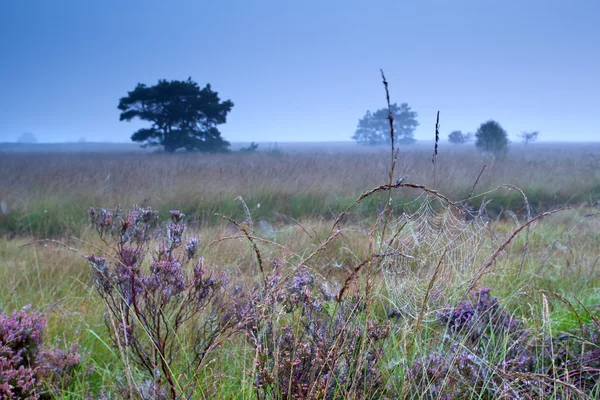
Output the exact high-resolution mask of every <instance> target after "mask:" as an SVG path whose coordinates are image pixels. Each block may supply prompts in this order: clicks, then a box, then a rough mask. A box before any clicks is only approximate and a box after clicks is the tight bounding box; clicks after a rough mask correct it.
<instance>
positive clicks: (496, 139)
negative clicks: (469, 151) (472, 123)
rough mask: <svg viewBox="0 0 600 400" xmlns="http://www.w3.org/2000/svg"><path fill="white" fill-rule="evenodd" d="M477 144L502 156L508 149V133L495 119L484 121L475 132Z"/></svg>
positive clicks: (483, 149) (487, 151)
mask: <svg viewBox="0 0 600 400" xmlns="http://www.w3.org/2000/svg"><path fill="white" fill-rule="evenodd" d="M475 138H476V141H475V146H477V148H479V149H480V150H481V151H483V152H485V153H491V154H493V155H494V156H496V157H498V156H502V155H504V154H506V151H507V150H508V135H507V134H506V131H505V130H504V129H503V128H502V126H501V125H500V124H499V123H498V122H496V121H493V120H489V121H487V122H484V123H483V124H481V125H480V126H479V129H477V132H475Z"/></svg>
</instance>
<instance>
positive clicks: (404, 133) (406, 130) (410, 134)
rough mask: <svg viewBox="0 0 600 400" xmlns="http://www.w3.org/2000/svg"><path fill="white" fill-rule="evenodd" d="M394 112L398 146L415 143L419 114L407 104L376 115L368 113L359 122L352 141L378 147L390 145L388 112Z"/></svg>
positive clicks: (377, 112) (381, 111) (382, 110)
mask: <svg viewBox="0 0 600 400" xmlns="http://www.w3.org/2000/svg"><path fill="white" fill-rule="evenodd" d="M389 111H391V112H392V116H393V117H394V141H395V142H396V143H398V144H412V143H414V142H415V139H414V132H415V129H416V128H417V126H419V122H418V121H417V115H418V114H417V113H416V112H415V111H412V110H411V108H410V106H409V105H408V104H406V103H402V104H400V105H397V104H396V103H394V104H392V105H391V106H390V110H388V109H387V108H382V109H379V110H377V111H375V112H374V113H372V112H371V111H367V113H366V114H365V116H364V117H362V118H361V119H360V120H359V121H358V126H357V128H356V132H355V133H354V135H353V136H352V139H354V140H356V141H357V142H358V143H359V144H365V145H371V146H373V145H378V144H388V143H390V141H391V138H390V122H389V120H388V112H389Z"/></svg>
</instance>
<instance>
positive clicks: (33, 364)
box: [0, 307, 82, 400]
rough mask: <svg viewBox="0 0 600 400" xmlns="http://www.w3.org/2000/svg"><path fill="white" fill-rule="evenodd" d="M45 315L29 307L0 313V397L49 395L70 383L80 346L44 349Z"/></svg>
mask: <svg viewBox="0 0 600 400" xmlns="http://www.w3.org/2000/svg"><path fill="white" fill-rule="evenodd" d="M45 326H46V319H45V318H44V316H43V315H42V314H39V313H36V312H34V311H30V310H29V309H28V307H26V308H23V309H22V310H21V311H18V312H17V311H14V312H13V313H12V315H7V314H4V313H2V314H0V398H1V399H31V400H35V399H50V398H53V397H54V396H55V395H58V394H60V393H61V389H62V388H65V387H68V386H69V385H70V384H71V383H72V378H73V375H75V374H76V373H77V372H78V371H79V370H80V369H79V367H80V366H81V365H82V359H81V354H80V353H79V348H78V346H77V345H76V344H74V345H73V346H72V347H71V348H70V349H69V350H67V351H65V350H62V349H60V348H55V349H44V337H43V336H44V329H45Z"/></svg>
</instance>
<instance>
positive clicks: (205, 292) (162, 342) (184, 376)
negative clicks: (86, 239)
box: [87, 206, 236, 398]
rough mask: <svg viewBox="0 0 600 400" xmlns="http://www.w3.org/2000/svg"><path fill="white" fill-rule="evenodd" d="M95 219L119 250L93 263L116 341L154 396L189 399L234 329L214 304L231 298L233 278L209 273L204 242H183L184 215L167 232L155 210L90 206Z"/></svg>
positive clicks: (173, 219) (177, 214) (107, 240)
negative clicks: (140, 371) (199, 376)
mask: <svg viewBox="0 0 600 400" xmlns="http://www.w3.org/2000/svg"><path fill="white" fill-rule="evenodd" d="M89 214H90V216H91V219H92V223H93V224H94V225H95V226H96V228H97V230H98V232H99V235H100V237H101V238H102V239H103V240H104V242H105V243H106V244H107V245H108V246H109V248H110V249H111V250H112V254H110V257H109V258H106V257H99V256H96V255H93V254H92V255H90V256H88V257H87V259H88V261H89V262H90V264H91V265H92V267H93V270H94V274H95V286H96V288H97V291H98V293H99V294H100V296H101V297H102V299H103V300H104V302H105V303H106V305H107V306H108V309H109V310H110V316H109V318H108V319H107V326H108V328H109V334H110V336H111V339H112V340H113V342H114V343H115V345H116V346H118V347H119V348H120V349H122V350H123V351H125V352H127V353H128V354H129V355H130V356H131V357H133V359H134V360H135V361H136V362H137V363H138V364H139V365H140V366H141V367H142V368H143V369H145V370H146V372H147V373H148V375H149V378H150V381H149V385H150V387H152V388H153V393H154V394H155V395H156V394H158V393H161V392H163V391H164V390H165V389H166V391H167V392H168V393H169V396H170V397H171V398H178V397H179V396H181V395H184V396H186V397H187V396H190V395H191V394H192V393H193V392H194V390H195V387H196V383H197V381H198V380H197V374H198V372H199V371H200V369H201V367H202V366H203V365H204V364H205V361H206V358H207V355H208V354H209V353H211V352H212V351H213V350H214V349H215V348H217V347H219V346H220V345H221V344H222V343H223V341H224V340H225V339H226V337H227V336H228V335H230V334H231V333H232V332H233V331H234V328H235V324H236V322H235V320H234V319H233V318H223V316H222V315H221V314H220V313H221V312H222V311H223V310H222V309H219V307H218V306H215V305H219V304H220V301H222V297H223V296H224V295H225V290H226V287H227V279H226V276H225V275H223V274H216V273H215V272H212V271H209V270H208V269H207V268H205V266H204V260H203V259H202V258H201V257H199V256H198V254H197V253H198V244H199V240H198V239H197V238H195V237H191V238H189V239H186V238H185V237H184V234H185V231H186V225H185V224H184V223H183V218H184V217H185V215H184V214H183V213H181V212H179V211H171V222H170V223H168V224H167V226H166V229H165V230H164V231H163V233H162V234H161V233H160V232H155V231H154V229H153V228H154V227H155V225H156V222H157V219H158V213H157V212H156V211H153V210H152V209H151V208H141V207H137V206H134V207H133V209H132V210H130V211H127V212H125V213H123V214H121V210H120V208H119V207H117V211H116V212H115V213H112V212H110V211H108V210H105V209H101V210H99V211H98V212H96V211H95V210H94V209H93V208H90V210H89ZM152 238H156V240H151V239H152ZM146 258H150V260H148V262H147V263H144V261H145V259H146ZM144 387H148V385H144ZM144 387H140V388H139V391H140V392H144V391H147V389H144ZM148 390H149V389H148Z"/></svg>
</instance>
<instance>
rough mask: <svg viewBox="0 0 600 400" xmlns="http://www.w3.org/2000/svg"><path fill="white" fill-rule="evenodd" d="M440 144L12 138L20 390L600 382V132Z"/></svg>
mask: <svg viewBox="0 0 600 400" xmlns="http://www.w3.org/2000/svg"><path fill="white" fill-rule="evenodd" d="M432 150H433V148H432V147H429V146H415V147H408V148H406V149H404V148H401V149H400V153H399V156H398V159H397V163H396V165H395V166H394V174H393V175H392V176H390V175H389V171H390V152H389V150H386V149H375V150H371V151H361V150H360V149H359V148H355V147H349V146H348V147H343V146H342V147H339V146H337V145H331V146H325V147H324V146H321V147H319V148H318V149H308V150H307V149H306V148H297V149H294V148H285V146H282V147H281V148H277V149H271V150H269V151H263V152H257V153H253V154H241V153H237V152H235V153H231V154H217V155H214V154H213V155H210V154H201V155H199V154H171V155H167V154H154V153H142V152H139V153H138V152H136V153H132V152H123V153H118V152H89V153H85V154H84V153H59V152H36V153H22V152H13V151H6V152H4V153H2V154H1V155H0V201H1V202H2V212H1V213H0V233H1V234H2V239H1V240H0V305H1V307H0V311H2V313H3V316H2V321H0V322H2V324H0V338H1V339H2V341H3V343H4V346H5V347H0V397H2V396H5V397H6V398H11V397H10V395H11V393H12V395H13V396H14V398H27V396H28V395H31V398H39V397H41V398H66V399H92V398H94V399H119V398H136V399H137V398H143V399H161V398H192V399H196V398H199V399H204V398H206V399H213V398H223V399H229V398H231V399H247V398H248V399H249V398H256V399H294V398H298V399H300V398H323V399H333V398H352V399H355V398H356V399H378V398H390V399H391V398H406V399H413V398H414V399H454V398H456V399H463V398H466V399H468V398H472V399H475V398H477V399H492V398H506V399H513V398H523V399H530V398H531V399H534V398H535V399H542V398H556V399H567V398H568V399H575V398H597V397H598V396H600V385H599V384H598V383H599V379H600V308H599V305H600V293H599V292H598V287H599V284H600V275H599V273H598V268H600V265H598V264H599V260H600V251H599V250H598V249H599V248H600V220H599V217H600V215H598V206H597V204H598V203H597V201H598V199H599V198H600V171H599V170H600V168H599V166H600V145H598V144H585V145H584V144H569V143H563V144H545V143H539V144H530V145H528V146H522V145H513V146H512V148H511V150H510V152H509V154H508V156H507V157H506V158H504V159H498V160H495V159H493V158H490V157H488V156H485V155H482V154H480V153H478V152H477V151H475V149H474V147H472V146H450V145H444V146H443V147H441V149H440V154H439V155H438V157H437V160H436V164H435V175H434V165H433V164H432ZM484 166H485V168H484ZM482 171H483V172H482ZM399 177H402V178H404V180H403V181H402V183H398V184H396V183H395V182H397V179H398V178H399ZM390 183H391V185H390ZM386 184H387V186H386ZM420 185H423V187H421V186H420ZM517 187H518V188H519V189H521V191H522V192H521V191H519V190H518V189H516V188H517ZM373 188H378V189H377V190H376V191H374V192H373V193H370V192H368V191H369V190H371V189H373ZM524 196H525V197H526V200H525V199H524ZM357 199H360V201H357ZM117 204H120V207H117ZM482 204H484V205H485V207H484V210H485V211H484V212H482V213H479V212H478V211H479V210H480V207H481V205H482ZM428 205H430V206H431V207H430V208H424V206H428ZM90 207H92V209H90ZM149 207H151V208H149ZM558 209H561V210H558ZM156 210H158V213H155V211H156ZM174 210H178V211H177V212H175V211H174ZM554 211H556V212H554ZM182 213H183V214H185V215H182ZM543 213H547V215H546V216H544V217H543V218H539V219H538V218H537V217H536V216H538V215H541V214H543ZM423 224H424V225H423ZM423 226H425V228H423ZM28 305H31V306H30V308H26V309H24V310H23V311H20V312H19V310H22V309H23V307H26V306H28ZM13 310H17V312H16V313H13ZM7 338H9V339H11V340H12V341H11V340H9V339H7ZM17 339H18V340H17ZM7 343H8V346H6V344H7ZM15 343H17V344H15ZM10 346H12V347H10ZM15 371H16V372H15ZM2 374H3V375H2ZM2 377H4V378H2ZM11 385H12V386H11ZM19 385H20V386H19ZM15 393H16V394H15ZM36 396H37V397H36Z"/></svg>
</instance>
